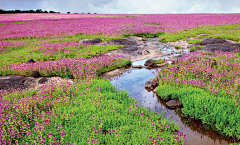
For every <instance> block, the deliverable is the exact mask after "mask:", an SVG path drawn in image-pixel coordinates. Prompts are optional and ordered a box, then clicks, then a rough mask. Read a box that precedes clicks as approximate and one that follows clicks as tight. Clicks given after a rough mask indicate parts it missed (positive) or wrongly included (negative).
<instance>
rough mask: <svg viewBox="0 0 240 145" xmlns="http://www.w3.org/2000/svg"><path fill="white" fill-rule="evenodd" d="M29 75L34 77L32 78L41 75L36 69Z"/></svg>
mask: <svg viewBox="0 0 240 145" xmlns="http://www.w3.org/2000/svg"><path fill="white" fill-rule="evenodd" d="M31 76H32V77H34V78H38V77H40V76H41V75H40V73H39V72H38V71H33V72H32V75H31Z"/></svg>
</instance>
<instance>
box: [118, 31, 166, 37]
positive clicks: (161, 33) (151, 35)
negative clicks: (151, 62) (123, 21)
mask: <svg viewBox="0 0 240 145" xmlns="http://www.w3.org/2000/svg"><path fill="white" fill-rule="evenodd" d="M163 34H164V32H157V33H139V34H136V33H125V34H123V35H122V36H124V37H127V36H139V37H143V38H154V37H159V36H161V35H163Z"/></svg>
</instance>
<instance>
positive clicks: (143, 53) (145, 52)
mask: <svg viewBox="0 0 240 145" xmlns="http://www.w3.org/2000/svg"><path fill="white" fill-rule="evenodd" d="M148 54H150V52H149V51H148V50H143V51H142V55H148Z"/></svg>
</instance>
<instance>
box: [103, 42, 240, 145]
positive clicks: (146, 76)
mask: <svg viewBox="0 0 240 145" xmlns="http://www.w3.org/2000/svg"><path fill="white" fill-rule="evenodd" d="M158 40H159V38H147V42H145V44H147V45H149V46H154V47H153V48H154V49H159V50H160V51H161V52H162V54H161V55H158V56H156V57H153V56H150V55H149V56H150V57H148V58H146V59H143V58H145V57H146V56H144V57H142V56H140V57H141V60H139V59H137V58H136V56H132V58H133V59H132V61H133V63H132V66H126V67H124V68H120V69H116V70H113V71H110V72H107V73H104V74H102V75H101V76H100V77H101V78H103V79H107V80H110V82H111V84H112V85H113V86H115V87H116V88H117V89H118V90H126V91H128V92H129V96H130V97H133V98H134V99H136V100H137V102H138V104H139V105H140V106H142V107H147V108H148V110H149V111H156V113H159V114H160V113H163V116H164V117H166V118H168V119H169V120H170V121H175V123H177V124H179V126H180V129H179V131H180V132H183V133H184V134H186V135H187V136H186V138H185V139H184V143H185V144H186V145H198V144H199V145H200V144H209V145H218V144H221V145H225V144H230V143H233V142H234V140H231V139H227V138H224V137H223V136H221V135H219V134H218V133H217V132H216V131H213V130H212V129H211V128H209V127H207V126H205V125H204V124H202V123H201V121H196V120H193V119H189V118H185V117H182V116H181V108H178V109H169V108H167V107H166V103H167V102H168V101H164V100H162V99H160V98H159V97H158V96H156V94H154V93H153V92H152V91H151V90H147V89H146V88H145V83H146V82H147V81H149V80H150V79H152V78H154V77H155V75H154V74H153V73H152V72H153V71H155V70H156V68H147V67H145V66H144V63H145V62H146V61H147V60H148V59H150V58H153V59H159V58H162V59H171V60H173V61H176V60H177V58H178V57H181V54H184V53H189V50H188V48H189V47H186V48H185V49H182V50H181V49H180V50H176V49H175V47H173V46H171V45H169V44H167V43H161V42H159V41H158ZM229 43H230V44H229ZM196 45H205V46H206V48H205V49H204V51H209V49H208V48H209V47H210V50H211V51H216V49H211V48H213V46H214V48H216V47H217V46H218V45H221V46H223V47H221V48H220V50H222V51H224V50H226V48H227V47H229V45H234V46H235V47H238V44H236V43H234V44H231V42H229V41H225V40H223V39H221V40H220V39H212V38H207V39H204V41H203V42H201V43H200V44H196ZM224 45H225V47H224ZM227 51H229V49H228V50H227ZM116 52H117V51H115V53H116ZM118 52H121V51H118ZM123 54H124V53H123ZM136 65H141V66H143V67H142V68H134V67H133V66H136ZM158 69H159V70H161V68H158Z"/></svg>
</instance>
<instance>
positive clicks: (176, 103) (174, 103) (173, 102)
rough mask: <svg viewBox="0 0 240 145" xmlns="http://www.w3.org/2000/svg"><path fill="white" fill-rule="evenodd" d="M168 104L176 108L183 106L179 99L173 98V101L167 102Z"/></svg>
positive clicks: (168, 106)
mask: <svg viewBox="0 0 240 145" xmlns="http://www.w3.org/2000/svg"><path fill="white" fill-rule="evenodd" d="M166 106H167V108H170V109H176V108H179V107H181V106H182V103H181V102H179V100H178V99H174V100H171V101H168V102H167V103H166Z"/></svg>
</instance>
